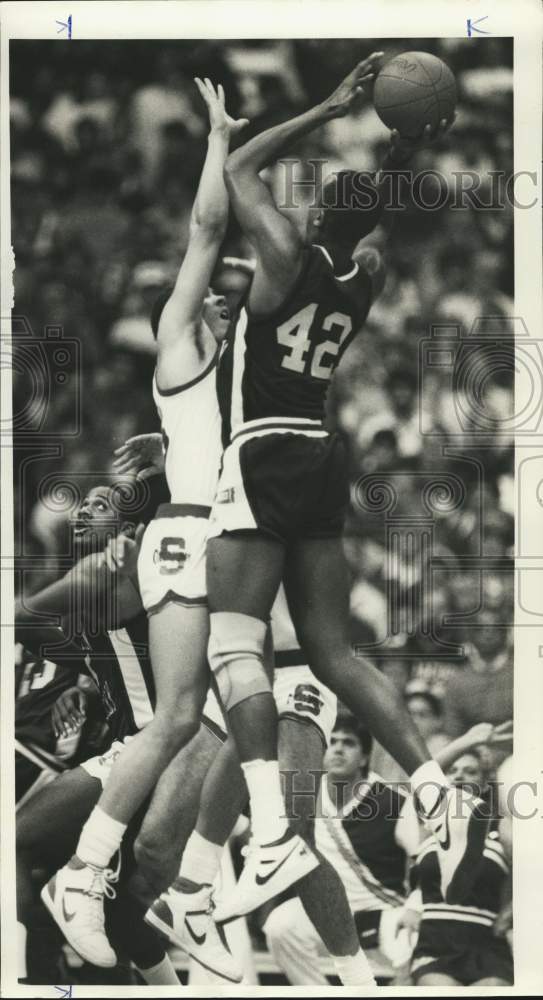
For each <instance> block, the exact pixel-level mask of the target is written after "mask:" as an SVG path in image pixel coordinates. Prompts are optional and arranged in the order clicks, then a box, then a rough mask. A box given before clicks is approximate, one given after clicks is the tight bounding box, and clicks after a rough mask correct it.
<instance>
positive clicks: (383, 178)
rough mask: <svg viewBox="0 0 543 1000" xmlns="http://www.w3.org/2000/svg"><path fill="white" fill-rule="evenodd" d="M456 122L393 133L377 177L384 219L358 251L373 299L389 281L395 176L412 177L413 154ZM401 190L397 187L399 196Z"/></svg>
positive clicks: (361, 266)
mask: <svg viewBox="0 0 543 1000" xmlns="http://www.w3.org/2000/svg"><path fill="white" fill-rule="evenodd" d="M453 122H454V116H453V117H452V118H451V119H450V120H448V119H446V118H443V119H442V120H441V121H440V123H439V125H438V127H437V128H436V129H435V130H433V129H432V126H431V125H426V126H425V127H424V129H423V132H422V134H421V135H420V136H419V137H417V138H406V137H403V136H401V135H400V133H399V132H398V130H397V129H394V130H393V131H392V132H391V134H390V146H389V148H388V150H387V152H386V155H385V158H384V160H383V162H382V164H381V166H380V167H379V170H378V171H377V174H376V176H375V183H376V187H377V189H378V191H379V193H380V196H381V198H382V201H383V204H384V206H385V207H384V211H383V215H382V218H381V222H380V224H379V225H378V226H377V228H376V229H374V230H373V232H371V233H370V234H369V236H366V237H365V239H364V240H361V242H360V243H359V245H358V247H357V250H356V253H355V254H354V259H355V260H356V262H357V264H358V266H359V267H360V268H363V270H364V271H366V273H367V274H368V275H369V277H370V280H371V284H372V299H373V300H375V299H376V298H377V296H378V295H379V294H380V292H381V291H382V288H383V285H384V283H385V276H386V262H385V252H386V247H387V242H388V239H389V237H390V233H391V231H392V228H393V225H394V219H395V211H394V210H393V209H391V208H390V207H389V208H387V207H386V206H387V202H388V201H389V200H391V199H389V195H390V194H391V184H392V182H393V178H394V175H396V181H395V183H396V185H399V183H400V177H401V176H404V177H405V179H406V180H408V179H409V171H408V170H407V167H408V164H409V162H410V161H411V159H412V157H413V155H414V154H415V153H417V152H418V151H419V150H421V149H425V148H426V147H427V146H429V145H431V144H432V143H433V142H435V141H437V139H440V138H442V137H443V136H444V135H445V133H446V132H447V130H448V129H449V128H450V127H451V125H452V124H453ZM398 193H399V191H398V190H397V192H396V196H397V194H398ZM394 200H396V199H394Z"/></svg>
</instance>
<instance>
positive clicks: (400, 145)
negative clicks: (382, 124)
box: [390, 115, 456, 160]
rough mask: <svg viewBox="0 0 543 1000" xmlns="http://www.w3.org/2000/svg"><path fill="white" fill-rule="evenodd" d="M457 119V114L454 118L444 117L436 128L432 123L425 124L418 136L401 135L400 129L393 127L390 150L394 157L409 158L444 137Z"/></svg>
mask: <svg viewBox="0 0 543 1000" xmlns="http://www.w3.org/2000/svg"><path fill="white" fill-rule="evenodd" d="M455 119H456V115H453V116H452V118H442V119H441V121H440V122H439V125H438V126H437V127H436V128H432V126H431V125H425V126H424V128H423V130H422V132H421V134H420V135H418V136H406V135H400V133H399V131H398V129H393V130H392V132H391V133H390V152H391V156H392V158H393V159H398V160H399V159H402V160H407V159H409V158H410V157H411V156H413V155H414V153H418V152H419V151H420V150H421V149H426V147H427V146H431V145H432V143H434V142H437V141H438V139H442V138H443V136H444V135H445V134H446V132H448V131H449V129H450V128H451V126H452V125H453V124H454V122H455Z"/></svg>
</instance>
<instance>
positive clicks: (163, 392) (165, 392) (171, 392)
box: [153, 347, 219, 396]
mask: <svg viewBox="0 0 543 1000" xmlns="http://www.w3.org/2000/svg"><path fill="white" fill-rule="evenodd" d="M218 359H219V348H218V347H217V350H216V351H215V354H214V355H213V357H212V358H211V361H210V362H209V364H208V365H206V367H205V368H204V370H203V371H201V372H200V374H199V375H196V377H195V378H192V379H191V380H190V382H183V383H182V384H181V385H175V386H174V387H173V388H172V389H161V388H160V386H159V384H158V379H157V375H156V368H155V373H154V375H153V378H154V380H155V388H156V391H157V392H158V394H159V396H175V395H176V394H177V393H179V392H185V390H186V389H192V387H193V386H194V385H197V384H198V382H201V381H202V379H204V378H205V377H206V375H209V373H210V372H211V371H212V370H213V368H215V367H216V365H217V361H218Z"/></svg>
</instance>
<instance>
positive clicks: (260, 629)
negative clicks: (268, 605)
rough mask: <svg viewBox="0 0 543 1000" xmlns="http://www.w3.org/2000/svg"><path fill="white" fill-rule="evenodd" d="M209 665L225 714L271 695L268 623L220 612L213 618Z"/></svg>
mask: <svg viewBox="0 0 543 1000" xmlns="http://www.w3.org/2000/svg"><path fill="white" fill-rule="evenodd" d="M210 621H211V634H210V638H209V646H208V659H209V666H210V667H211V670H212V671H213V674H214V676H215V679H216V681H217V688H218V691H219V695H220V698H221V701H222V704H223V707H224V709H225V711H226V712H229V711H230V709H232V708H234V706H235V705H239V703H240V702H242V701H245V700H246V699H247V698H252V697H253V695H256V694H271V684H270V681H269V679H268V677H267V675H266V671H265V669H264V645H265V640H266V628H267V626H266V624H265V622H262V621H260V619H259V618H252V617H251V616H250V615H240V614H235V613H234V612H230V611H219V612H216V613H215V614H212V615H211V616H210Z"/></svg>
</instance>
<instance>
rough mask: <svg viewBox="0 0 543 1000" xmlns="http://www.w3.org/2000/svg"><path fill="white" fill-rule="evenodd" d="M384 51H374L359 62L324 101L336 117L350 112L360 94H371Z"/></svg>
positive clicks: (324, 104) (325, 105)
mask: <svg viewBox="0 0 543 1000" xmlns="http://www.w3.org/2000/svg"><path fill="white" fill-rule="evenodd" d="M383 58H384V52H372V54H371V56H368V58H367V59H363V60H362V61H361V62H359V63H357V65H356V66H355V68H354V69H353V70H351V72H350V73H349V75H348V76H346V77H345V79H344V80H343V81H342V82H341V83H340V85H339V87H336V89H335V90H334V93H333V94H331V95H330V97H327V98H326V100H325V101H323V106H324V107H325V108H326V110H327V111H329V112H330V113H331V114H332V115H333V117H334V118H341V117H343V116H344V115H346V114H348V112H349V111H350V110H351V107H352V105H353V104H354V103H355V101H356V99H357V98H358V97H359V96H360V94H363V93H366V94H367V95H368V97H369V96H371V91H372V88H373V81H374V80H375V77H376V75H377V73H378V72H379V70H380V69H381V66H382V63H383Z"/></svg>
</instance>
